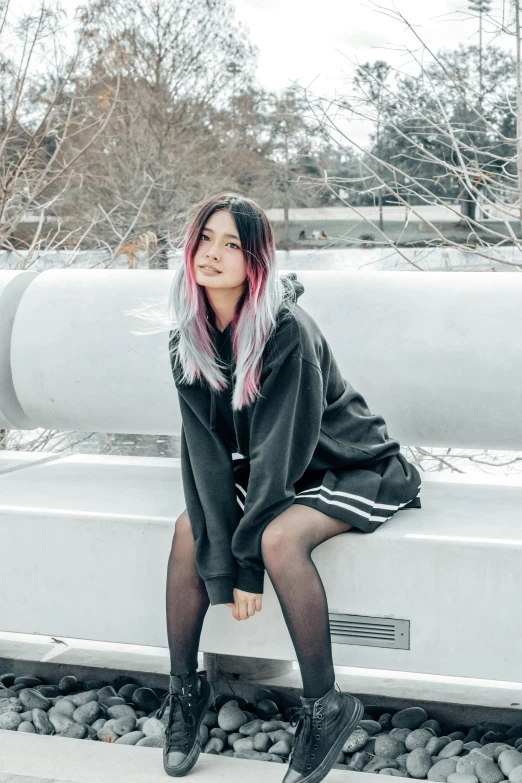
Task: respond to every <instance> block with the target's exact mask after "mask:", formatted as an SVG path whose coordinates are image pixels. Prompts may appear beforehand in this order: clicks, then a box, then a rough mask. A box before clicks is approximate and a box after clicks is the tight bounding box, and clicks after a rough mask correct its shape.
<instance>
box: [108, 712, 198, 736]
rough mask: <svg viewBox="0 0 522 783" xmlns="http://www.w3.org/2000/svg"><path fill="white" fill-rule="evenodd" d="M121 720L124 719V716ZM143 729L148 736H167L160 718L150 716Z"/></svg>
mask: <svg viewBox="0 0 522 783" xmlns="http://www.w3.org/2000/svg"><path fill="white" fill-rule="evenodd" d="M129 717H130V716H129ZM119 720H122V718H120V719H119ZM205 728H206V727H205ZM114 729H116V724H115V725H114ZM141 731H142V732H143V734H145V736H146V737H154V736H156V735H159V736H161V737H164V736H165V726H164V725H163V723H162V722H161V721H160V720H158V718H149V719H148V720H146V721H145V722H144V723H143V725H142V727H141Z"/></svg>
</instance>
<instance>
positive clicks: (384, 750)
mask: <svg viewBox="0 0 522 783" xmlns="http://www.w3.org/2000/svg"><path fill="white" fill-rule="evenodd" d="M374 739H375V755H376V756H387V757H388V758H390V759H396V758H397V756H400V755H401V753H404V742H401V741H400V740H397V739H395V738H394V737H390V736H389V735H385V736H378V737H374ZM392 766H393V765H392Z"/></svg>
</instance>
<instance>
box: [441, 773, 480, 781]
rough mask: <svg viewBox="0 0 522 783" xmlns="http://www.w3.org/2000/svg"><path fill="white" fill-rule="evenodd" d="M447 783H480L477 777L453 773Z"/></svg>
mask: <svg viewBox="0 0 522 783" xmlns="http://www.w3.org/2000/svg"><path fill="white" fill-rule="evenodd" d="M447 783H478V777H477V776H476V775H466V774H465V773H464V772H452V773H451V775H448V780H447Z"/></svg>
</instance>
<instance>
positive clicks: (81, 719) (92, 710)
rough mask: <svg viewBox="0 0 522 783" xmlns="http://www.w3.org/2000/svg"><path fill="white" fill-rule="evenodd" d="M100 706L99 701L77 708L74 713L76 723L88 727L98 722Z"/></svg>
mask: <svg viewBox="0 0 522 783" xmlns="http://www.w3.org/2000/svg"><path fill="white" fill-rule="evenodd" d="M100 712H101V709H100V705H99V704H98V702H97V701H90V702H88V703H87V704H82V706H81V707H77V708H76V709H75V711H74V712H73V716H72V717H73V720H74V721H75V722H76V723H85V724H87V725H88V726H90V725H91V724H93V723H94V721H95V720H98V718H99V717H100Z"/></svg>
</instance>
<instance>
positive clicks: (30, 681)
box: [13, 675, 43, 688]
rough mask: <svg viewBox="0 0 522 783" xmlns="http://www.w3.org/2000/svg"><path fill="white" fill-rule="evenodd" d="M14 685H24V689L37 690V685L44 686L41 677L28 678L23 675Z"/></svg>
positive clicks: (17, 678)
mask: <svg viewBox="0 0 522 783" xmlns="http://www.w3.org/2000/svg"><path fill="white" fill-rule="evenodd" d="M13 685H23V686H24V688H35V687H36V686H37V685H43V682H42V681H41V680H40V678H39V677H26V676H25V675H21V676H20V677H16V678H15V680H14V683H13Z"/></svg>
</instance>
